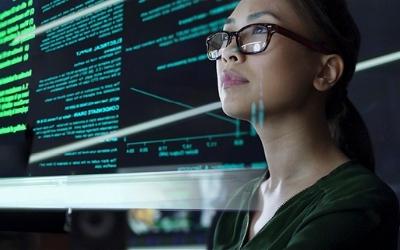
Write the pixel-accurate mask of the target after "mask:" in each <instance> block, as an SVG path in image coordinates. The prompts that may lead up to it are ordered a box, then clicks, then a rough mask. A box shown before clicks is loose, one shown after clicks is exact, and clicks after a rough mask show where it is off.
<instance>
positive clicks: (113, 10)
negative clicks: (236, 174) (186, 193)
mask: <svg viewBox="0 0 400 250" xmlns="http://www.w3.org/2000/svg"><path fill="white" fill-rule="evenodd" d="M236 4H237V1H221V0H213V1H201V0H175V1H144V0H130V1H115V0H114V1H94V0H87V1H63V0H52V1H34V0H26V1H12V0H7V1H2V3H1V5H0V6H1V14H0V22H1V23H0V39H1V40H0V46H1V47H0V49H1V54H0V68H1V73H0V98H1V99H0V101H1V110H0V111H1V114H0V133H1V136H0V140H1V141H8V143H9V144H12V143H15V142H16V141H19V142H24V141H25V142H26V144H27V147H28V148H29V149H30V152H31V153H32V155H31V163H30V164H29V166H28V167H27V168H26V171H25V172H23V173H24V174H25V175H27V176H48V175H75V174H93V173H116V172H120V171H123V172H143V171H180V170H185V171H186V170H206V169H244V168H256V169H260V168H265V167H266V163H265V157H264V154H263V152H262V147H261V145H260V142H259V139H258V137H257V136H256V133H255V131H254V130H253V129H252V128H251V126H250V125H249V124H248V123H244V122H240V121H239V120H236V119H232V118H230V117H228V116H226V115H225V114H224V113H223V112H222V110H221V109H220V108H218V107H217V108H214V109H213V110H210V111H207V110H206V111H204V112H202V113H198V114H196V115H190V113H189V115H187V114H186V113H188V112H190V111H196V110H197V109H198V108H199V107H203V106H206V105H208V104H211V103H217V102H218V101H219V98H218V91H217V78H216V72H215V64H214V63H211V62H209V61H208V60H207V56H206V52H205V39H206V37H207V35H208V34H210V33H211V32H214V31H217V30H220V29H222V26H223V24H224V22H225V18H226V16H227V15H229V13H230V12H231V11H232V10H233V9H234V7H235V6H236ZM185 112H186V113H185ZM177 114H182V116H181V117H179V118H177V119H173V117H172V116H174V115H177ZM162 118H164V120H162V121H161V122H160V123H157V125H153V126H152V125H151V122H154V121H159V120H160V119H162ZM140 126H141V127H140ZM138 127H140V129H139V131H136V132H128V133H125V134H123V135H122V136H121V135H118V136H115V137H109V138H106V139H100V140H98V141H97V142H96V143H93V144H91V145H90V146H79V145H80V144H79V143H81V142H83V144H84V142H85V141H87V139H89V138H96V137H97V138H98V137H99V136H104V135H107V134H110V133H112V132H116V131H120V130H121V129H126V128H133V130H135V128H138ZM6 138H7V139H6ZM16 138H19V139H18V140H17V139H16ZM71 143H73V145H75V146H78V147H75V148H72V149H69V150H61V152H59V153H57V154H53V155H52V154H47V155H46V152H48V151H49V150H52V149H54V148H58V147H63V146H65V145H70V144H71ZM22 146H23V143H22V145H21V157H25V156H24V154H23V152H24V150H25V147H22ZM37 155H44V157H42V158H35V156H37ZM16 157H17V156H16ZM21 173H22V172H21V171H19V172H14V174H15V175H17V174H19V175H21ZM10 174H11V175H13V172H10Z"/></svg>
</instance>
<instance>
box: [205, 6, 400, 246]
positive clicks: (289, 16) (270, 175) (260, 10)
mask: <svg viewBox="0 0 400 250" xmlns="http://www.w3.org/2000/svg"><path fill="white" fill-rule="evenodd" d="M359 47H360V35H359V31H358V28H357V26H356V25H355V23H354V21H353V19H352V17H351V15H350V14H349V11H348V9H347V6H346V3H345V1H344V0H334V1H332V0H242V1H240V3H239V4H238V6H237V7H236V9H235V10H234V11H233V13H232V14H231V16H230V17H229V18H228V19H227V21H226V24H225V26H224V31H223V32H217V33H215V34H212V35H210V36H209V37H208V38H207V50H208V51H207V52H208V57H209V59H210V60H216V63H217V74H218V91H219V95H220V98H221V102H222V106H223V111H224V112H225V113H226V114H227V115H229V116H231V117H234V118H239V119H242V120H247V121H249V122H251V123H252V125H253V126H254V127H255V129H256V131H257V134H258V135H259V137H260V139H261V142H262V144H263V148H264V152H265V156H266V160H267V162H268V166H269V167H268V170H267V171H266V173H265V175H264V176H263V177H262V178H259V179H257V180H253V181H252V182H250V183H249V184H248V185H246V186H245V187H243V188H242V190H241V192H239V193H237V194H236V195H235V198H234V200H232V202H236V203H235V204H240V211H237V212H233V211H226V212H224V213H223V214H222V215H221V216H220V218H219V221H218V224H217V226H216V231H215V235H214V249H307V250H309V249H320V250H321V249H323V250H326V249H397V234H398V225H399V224H398V223H399V217H398V214H399V210H398V209H399V208H398V201H397V198H396V196H395V193H394V192H393V191H392V190H391V189H390V188H389V186H388V185H386V184H385V183H384V182H382V181H381V180H380V179H379V178H378V177H377V176H376V175H375V174H374V173H373V169H374V159H373V156H372V155H373V152H372V147H371V144H370V140H369V137H368V133H367V130H366V127H365V125H364V124H363V121H362V119H361V117H360V116H359V114H358V113H357V111H356V110H355V108H354V106H353V105H352V104H351V102H350V101H349V99H348V98H347V90H346V89H347V85H348V83H349V81H350V80H351V78H352V75H353V73H354V70H355V66H356V63H357V57H358V51H359ZM253 208H255V209H254V210H253Z"/></svg>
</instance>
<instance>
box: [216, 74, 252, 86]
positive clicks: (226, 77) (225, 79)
mask: <svg viewBox="0 0 400 250" xmlns="http://www.w3.org/2000/svg"><path fill="white" fill-rule="evenodd" d="M248 83H249V80H247V79H246V78H244V77H243V76H241V75H240V74H239V73H237V72H235V71H233V70H224V72H223V75H222V87H223V88H224V89H226V88H231V87H234V86H239V85H244V84H248Z"/></svg>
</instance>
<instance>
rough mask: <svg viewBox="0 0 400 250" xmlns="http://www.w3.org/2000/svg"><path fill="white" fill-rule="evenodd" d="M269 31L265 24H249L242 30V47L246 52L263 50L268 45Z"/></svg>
mask: <svg viewBox="0 0 400 250" xmlns="http://www.w3.org/2000/svg"><path fill="white" fill-rule="evenodd" d="M268 33H269V31H268V28H267V27H265V26H262V25H252V26H249V27H248V28H246V29H244V30H242V31H241V32H240V35H239V44H240V45H239V46H240V49H241V50H242V51H243V52H246V53H258V52H261V51H263V50H264V49H265V47H266V46H267V38H268Z"/></svg>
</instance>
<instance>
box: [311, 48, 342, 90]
mask: <svg viewBox="0 0 400 250" xmlns="http://www.w3.org/2000/svg"><path fill="white" fill-rule="evenodd" d="M343 70H344V62H343V59H342V57H341V56H339V55H336V54H333V55H324V56H323V57H322V58H321V67H320V69H319V72H318V74H317V75H316V77H315V79H314V87H315V88H316V89H317V90H318V91H326V90H329V89H330V88H332V87H333V86H334V85H335V84H336V82H337V81H338V80H339V79H340V77H341V76H342V74H343Z"/></svg>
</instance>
